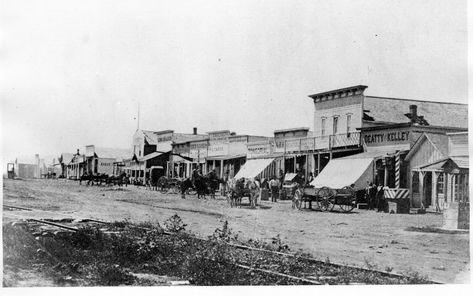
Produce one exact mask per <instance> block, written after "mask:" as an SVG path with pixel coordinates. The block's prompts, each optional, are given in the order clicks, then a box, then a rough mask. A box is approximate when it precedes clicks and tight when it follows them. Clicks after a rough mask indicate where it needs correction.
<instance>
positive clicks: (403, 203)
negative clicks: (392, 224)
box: [386, 198, 410, 214]
mask: <svg viewBox="0 0 473 296" xmlns="http://www.w3.org/2000/svg"><path fill="white" fill-rule="evenodd" d="M386 201H387V203H388V212H389V213H392V214H409V211H410V201H409V199H408V198H399V199H386Z"/></svg>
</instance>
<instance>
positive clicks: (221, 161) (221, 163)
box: [219, 159, 224, 178]
mask: <svg viewBox="0 0 473 296" xmlns="http://www.w3.org/2000/svg"><path fill="white" fill-rule="evenodd" d="M223 172H224V171H223V159H222V160H220V176H219V178H223Z"/></svg>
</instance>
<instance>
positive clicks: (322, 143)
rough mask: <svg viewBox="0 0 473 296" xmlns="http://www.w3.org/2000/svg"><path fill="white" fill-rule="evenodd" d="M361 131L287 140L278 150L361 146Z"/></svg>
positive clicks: (292, 150)
mask: <svg viewBox="0 0 473 296" xmlns="http://www.w3.org/2000/svg"><path fill="white" fill-rule="evenodd" d="M360 144H361V143H360V132H353V133H349V134H338V135H330V136H324V137H310V138H299V139H290V140H285V141H284V145H280V147H277V148H276V152H284V153H298V152H308V151H315V150H322V149H334V148H341V147H349V146H359V145H360Z"/></svg>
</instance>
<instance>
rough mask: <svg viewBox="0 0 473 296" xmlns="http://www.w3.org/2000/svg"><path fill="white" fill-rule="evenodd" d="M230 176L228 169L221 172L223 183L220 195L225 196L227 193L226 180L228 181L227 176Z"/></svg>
mask: <svg viewBox="0 0 473 296" xmlns="http://www.w3.org/2000/svg"><path fill="white" fill-rule="evenodd" d="M229 176H230V171H229V170H226V171H225V173H224V174H223V184H222V196H225V194H227V192H226V191H227V182H228V177H229Z"/></svg>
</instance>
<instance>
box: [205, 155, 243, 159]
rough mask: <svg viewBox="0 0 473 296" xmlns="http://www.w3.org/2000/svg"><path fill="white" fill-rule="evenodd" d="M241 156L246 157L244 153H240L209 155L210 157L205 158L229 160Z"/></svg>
mask: <svg viewBox="0 0 473 296" xmlns="http://www.w3.org/2000/svg"><path fill="white" fill-rule="evenodd" d="M242 157H246V155H245V154H240V155H221V156H210V157H207V160H229V159H237V158H242Z"/></svg>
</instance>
